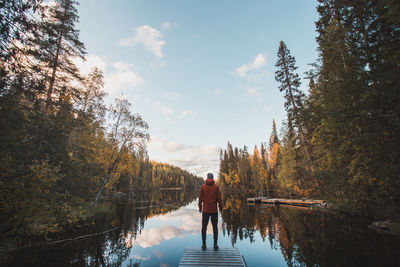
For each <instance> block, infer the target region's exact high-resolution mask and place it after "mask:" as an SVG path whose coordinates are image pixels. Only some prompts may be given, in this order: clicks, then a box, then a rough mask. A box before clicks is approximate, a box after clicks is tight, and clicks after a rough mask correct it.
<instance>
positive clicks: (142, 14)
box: [78, 0, 318, 176]
mask: <svg viewBox="0 0 400 267" xmlns="http://www.w3.org/2000/svg"><path fill="white" fill-rule="evenodd" d="M316 5H317V3H316V1H314V0H313V1H311V0H303V1H298V0H280V1H267V0H264V1H255V0H252V1H236V0H230V1H228V0H218V1H216V0H201V1H194V0H171V1H164V0H159V1H149V0H142V1H133V0H113V1H110V0H81V1H80V6H79V7H78V11H79V16H80V23H79V25H78V28H79V29H80V38H81V40H82V41H83V42H84V43H85V45H86V48H87V52H88V55H87V61H86V62H85V63H80V64H79V65H80V66H81V69H82V72H83V73H85V71H86V72H87V70H88V69H89V68H90V67H92V66H94V65H96V66H98V67H100V68H101V69H102V70H103V71H104V76H105V91H106V92H107V93H108V97H107V103H110V102H111V101H112V100H113V99H114V98H115V97H116V96H119V95H121V94H123V95H124V96H125V97H126V98H127V99H128V100H129V101H130V102H131V103H132V104H133V111H134V112H137V113H139V114H141V115H142V117H143V118H144V120H146V121H147V122H148V123H149V125H150V135H151V137H152V142H151V143H150V144H149V146H148V150H149V155H150V158H151V159H153V160H157V161H161V162H167V163H171V164H174V165H177V166H179V167H182V168H184V169H187V170H189V171H191V172H193V173H195V174H198V175H202V176H205V174H206V173H207V172H214V173H217V172H218V165H219V162H218V158H219V150H220V149H221V148H225V147H226V143H227V141H230V142H231V143H232V144H233V145H234V146H238V147H243V145H247V146H248V147H249V150H250V151H252V150H253V147H254V145H260V143H261V142H266V141H267V140H268V138H269V135H270V132H271V126H272V119H273V118H274V119H275V121H276V123H277V126H278V129H279V128H280V127H281V122H282V120H283V119H284V118H285V116H286V113H285V110H284V107H283V96H282V93H280V92H279V90H278V84H277V83H276V82H275V79H274V73H275V62H276V53H277V50H278V46H279V41H280V40H283V41H284V42H285V43H286V45H287V46H288V48H289V49H290V51H291V54H292V55H293V56H294V57H295V58H296V62H297V66H298V67H299V69H298V73H299V74H300V76H301V77H304V74H303V73H304V72H305V71H307V70H308V69H309V66H308V65H307V64H309V63H312V62H314V61H315V60H316V58H317V50H316V49H317V44H316V42H315V37H316V32H315V25H314V22H315V21H316V20H317V19H318V14H317V12H316ZM302 82H303V84H302V88H303V90H305V91H307V81H306V80H303V81H302Z"/></svg>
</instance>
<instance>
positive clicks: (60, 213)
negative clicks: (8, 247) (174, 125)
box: [0, 0, 203, 245]
mask: <svg viewBox="0 0 400 267" xmlns="http://www.w3.org/2000/svg"><path fill="white" fill-rule="evenodd" d="M77 5H78V2H77V1H75V0H60V1H58V2H55V5H51V4H48V3H46V2H44V1H41V0H14V1H0V14H1V16H0V23H1V31H0V35H1V37H0V46H1V50H0V51H1V52H0V57H1V61H0V221H1V224H0V225H1V229H0V235H1V239H2V240H7V238H15V237H16V236H17V237H18V236H20V237H21V240H23V238H22V237H24V236H47V235H48V234H52V233H57V232H60V231H63V230H65V229H67V228H68V229H74V228H76V227H79V226H80V225H85V224H86V223H87V221H88V220H90V219H91V218H92V217H93V216H95V214H96V213H98V212H102V211H104V208H105V207H104V206H103V205H102V204H100V202H101V201H99V200H100V199H101V198H102V197H103V196H109V195H114V194H121V193H130V194H132V193H136V192H141V191H149V190H158V189H160V188H168V187H174V188H182V189H191V190H195V189H196V188H198V187H199V186H200V185H201V184H202V183H203V179H202V178H200V177H197V176H195V175H193V174H191V173H189V172H187V171H185V170H182V169H180V168H178V167H174V166H171V165H168V164H165V163H158V162H155V161H151V160H150V159H149V157H148V154H147V150H146V144H147V143H148V142H149V140H150V136H149V133H148V129H149V125H148V124H147V122H146V121H145V120H144V119H143V118H142V117H141V115H140V114H138V113H134V112H133V107H132V105H131V104H130V103H129V101H128V100H127V99H125V98H123V97H117V98H116V99H115V101H114V103H113V104H111V105H110V106H107V105H106V104H105V103H104V102H105V101H104V98H105V96H106V93H105V91H104V79H103V78H104V77H103V73H102V71H100V69H98V68H94V69H93V70H92V71H91V72H90V73H89V74H88V75H87V76H84V75H82V74H81V73H80V71H79V69H78V67H77V66H76V64H75V63H74V62H75V61H74V60H75V59H76V58H81V59H84V58H85V54H86V50H85V46H84V44H83V43H82V42H81V41H80V40H79V31H78V30H77V27H76V25H77V23H78V21H79V16H78V12H77ZM21 240H20V241H21ZM2 245H4V244H2Z"/></svg>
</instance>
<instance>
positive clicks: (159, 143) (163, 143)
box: [151, 136, 191, 152]
mask: <svg viewBox="0 0 400 267" xmlns="http://www.w3.org/2000/svg"><path fill="white" fill-rule="evenodd" d="M151 144H152V145H153V146H156V147H157V148H159V149H160V150H164V151H167V152H177V151H181V150H184V149H187V148H190V147H191V146H187V145H184V144H177V143H174V142H169V141H167V140H164V139H162V138H159V137H157V136H154V137H152V138H151Z"/></svg>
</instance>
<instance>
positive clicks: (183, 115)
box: [179, 110, 196, 119]
mask: <svg viewBox="0 0 400 267" xmlns="http://www.w3.org/2000/svg"><path fill="white" fill-rule="evenodd" d="M195 115H196V112H194V111H192V110H184V111H182V112H181V114H180V116H179V118H180V119H185V118H187V117H192V116H195Z"/></svg>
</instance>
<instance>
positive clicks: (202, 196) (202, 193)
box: [199, 187, 204, 212]
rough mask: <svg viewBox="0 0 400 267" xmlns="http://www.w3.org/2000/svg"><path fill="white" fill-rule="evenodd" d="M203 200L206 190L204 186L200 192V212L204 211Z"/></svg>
mask: <svg viewBox="0 0 400 267" xmlns="http://www.w3.org/2000/svg"><path fill="white" fill-rule="evenodd" d="M203 201H204V190H203V187H201V188H200V193H199V212H202V211H203Z"/></svg>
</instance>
